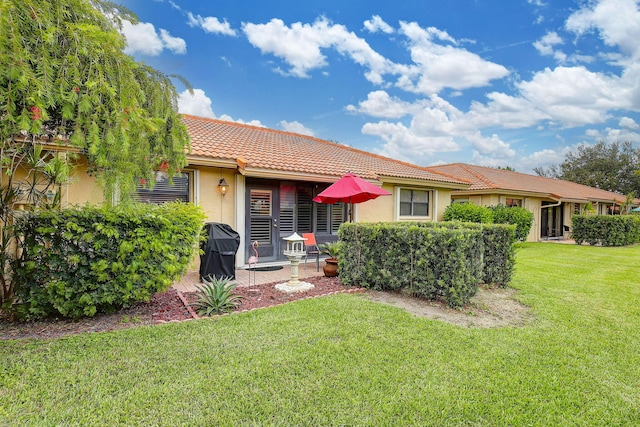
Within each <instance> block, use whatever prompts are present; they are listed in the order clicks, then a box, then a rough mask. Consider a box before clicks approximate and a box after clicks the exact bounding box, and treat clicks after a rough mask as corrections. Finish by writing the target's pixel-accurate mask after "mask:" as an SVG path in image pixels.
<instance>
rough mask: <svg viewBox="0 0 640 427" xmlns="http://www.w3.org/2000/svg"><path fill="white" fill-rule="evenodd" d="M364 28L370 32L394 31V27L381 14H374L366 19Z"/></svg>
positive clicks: (388, 32) (387, 32) (386, 32)
mask: <svg viewBox="0 0 640 427" xmlns="http://www.w3.org/2000/svg"><path fill="white" fill-rule="evenodd" d="M364 28H365V29H366V30H367V31H369V32H370V33H377V32H383V33H385V34H391V33H393V31H394V30H393V27H392V26H391V25H389V24H387V23H386V22H384V20H383V19H382V18H380V16H378V15H373V16H372V17H371V19H369V20H367V21H364Z"/></svg>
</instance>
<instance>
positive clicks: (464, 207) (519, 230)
mask: <svg viewBox="0 0 640 427" xmlns="http://www.w3.org/2000/svg"><path fill="white" fill-rule="evenodd" d="M444 220H445V221H462V222H475V223H481V224H514V225H516V232H515V233H516V234H515V239H516V240H518V241H520V242H524V241H526V240H527V237H528V236H529V232H530V231H531V226H532V225H533V213H532V212H530V211H528V210H527V209H525V208H520V207H517V206H505V205H497V206H476V205H474V204H473V203H453V204H451V205H449V206H447V208H446V209H445V211H444Z"/></svg>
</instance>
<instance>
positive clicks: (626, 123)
mask: <svg viewBox="0 0 640 427" xmlns="http://www.w3.org/2000/svg"><path fill="white" fill-rule="evenodd" d="M618 126H620V127H623V128H627V129H633V130H636V129H640V125H638V123H637V122H636V121H635V120H633V119H632V118H631V117H622V118H621V119H620V121H619V122H618Z"/></svg>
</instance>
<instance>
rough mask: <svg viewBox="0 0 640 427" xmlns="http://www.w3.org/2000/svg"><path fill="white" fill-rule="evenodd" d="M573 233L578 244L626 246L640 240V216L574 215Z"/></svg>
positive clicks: (572, 221) (572, 220)
mask: <svg viewBox="0 0 640 427" xmlns="http://www.w3.org/2000/svg"><path fill="white" fill-rule="evenodd" d="M571 224H572V226H573V228H572V230H571V235H572V237H573V239H574V240H575V241H576V244H578V245H581V244H582V243H584V242H586V243H588V244H590V245H602V246H626V245H632V244H634V243H639V242H640V217H638V216H636V215H615V216H611V215H574V216H573V217H571Z"/></svg>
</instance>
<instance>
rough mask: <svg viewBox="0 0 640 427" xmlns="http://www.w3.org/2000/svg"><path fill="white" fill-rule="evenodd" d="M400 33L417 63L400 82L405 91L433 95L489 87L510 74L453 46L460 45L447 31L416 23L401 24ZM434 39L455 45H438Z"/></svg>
mask: <svg viewBox="0 0 640 427" xmlns="http://www.w3.org/2000/svg"><path fill="white" fill-rule="evenodd" d="M400 32H401V33H402V34H404V35H405V36H406V37H407V38H408V39H409V50H410V52H411V59H412V60H413V62H414V63H415V65H411V66H409V67H408V68H407V70H408V72H407V73H405V74H404V75H403V76H402V77H401V78H400V79H399V81H398V86H399V87H401V88H402V89H404V90H407V91H411V92H416V93H421V94H425V95H432V94H436V93H439V92H440V91H441V90H442V89H444V88H451V89H469V88H473V87H482V86H486V85H488V84H489V82H490V81H491V80H494V79H500V78H503V77H506V76H507V75H508V74H509V71H508V70H507V69H506V68H505V67H503V66H502V65H499V64H496V63H493V62H489V61H485V60H484V59H482V58H481V57H480V56H478V55H476V54H475V53H472V52H470V51H468V50H466V49H462V48H459V47H455V46H452V45H451V44H454V45H455V44H457V42H456V40H455V39H453V37H451V36H449V34H447V33H446V32H444V31H440V30H437V29H435V28H428V29H426V30H425V29H423V28H421V27H420V26H419V25H418V24H417V23H415V22H412V23H406V22H401V23H400ZM434 38H436V39H438V40H441V41H444V42H449V43H451V44H446V45H445V44H438V43H435V42H434V40H433V39H434Z"/></svg>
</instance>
